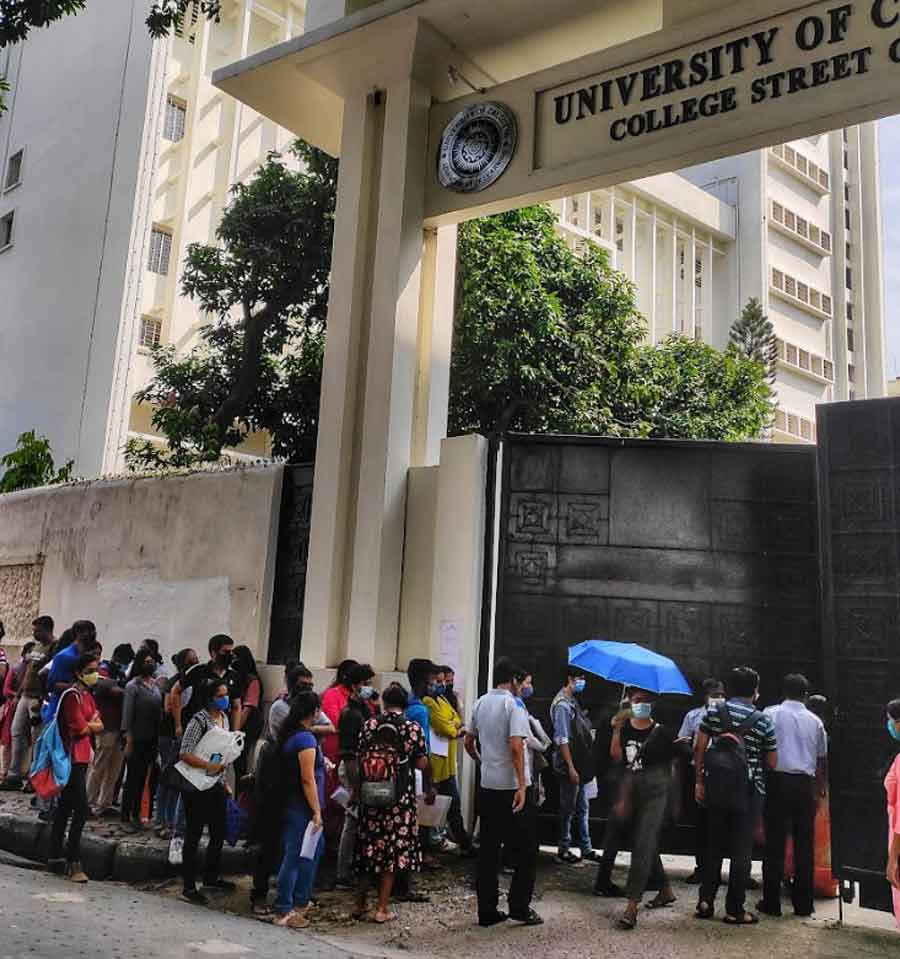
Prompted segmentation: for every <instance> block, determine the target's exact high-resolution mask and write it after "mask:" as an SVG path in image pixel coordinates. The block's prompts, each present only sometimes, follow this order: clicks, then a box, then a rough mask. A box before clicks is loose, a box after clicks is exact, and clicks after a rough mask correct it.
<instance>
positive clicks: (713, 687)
mask: <svg viewBox="0 0 900 959" xmlns="http://www.w3.org/2000/svg"><path fill="white" fill-rule="evenodd" d="M702 690H703V699H704V703H703V705H702V706H696V707H694V708H693V709H691V710H689V711H688V713H687V715H686V716H685V717H684V719H683V720H682V722H681V728H680V729H679V730H678V741H679V742H680V743H684V744H685V745H689V746H690V749H691V760H690V765H691V774H690V776H689V777H688V785H689V790H690V791H689V795H688V797H687V807H688V809H689V810H690V811H691V812H692V813H693V815H692V816H691V821H693V822H694V824H695V827H696V836H697V841H696V850H695V852H694V861H695V863H696V866H695V868H694V871H693V872H692V873H691V875H690V876H688V878H687V880H686V881H687V883H688V885H690V886H699V885H700V883H701V882H702V881H703V859H704V853H705V851H706V841H705V836H706V810H705V809H704V807H703V806H698V805H697V803H696V801H695V800H694V791H695V786H696V780H695V776H694V772H695V766H694V758H693V750H694V741H695V740H696V738H697V733H698V731H699V729H700V723H701V722H702V721H703V717H704V715H705V714H706V710H707V709H709V708H710V707H713V708H714V707H716V706H717V705H718V704H719V703H724V702H725V684H724V683H723V682H722V680H721V679H715V678H714V677H710V678H709V679H704V680H703V686H702Z"/></svg>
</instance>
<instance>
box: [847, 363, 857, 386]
mask: <svg viewBox="0 0 900 959" xmlns="http://www.w3.org/2000/svg"><path fill="white" fill-rule="evenodd" d="M847 379H848V380H849V381H850V382H851V383H855V382H856V367H855V366H854V365H853V364H852V363H850V364H848V366H847Z"/></svg>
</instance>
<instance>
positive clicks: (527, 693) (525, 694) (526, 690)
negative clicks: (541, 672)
mask: <svg viewBox="0 0 900 959" xmlns="http://www.w3.org/2000/svg"><path fill="white" fill-rule="evenodd" d="M533 695H534V686H523V687H522V690H521V692H520V693H519V698H520V699H531V697H532V696H533Z"/></svg>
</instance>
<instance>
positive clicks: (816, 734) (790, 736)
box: [758, 673, 828, 916]
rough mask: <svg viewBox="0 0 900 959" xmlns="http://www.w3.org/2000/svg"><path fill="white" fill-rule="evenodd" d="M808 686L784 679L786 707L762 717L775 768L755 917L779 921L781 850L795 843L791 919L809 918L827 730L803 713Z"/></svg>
mask: <svg viewBox="0 0 900 959" xmlns="http://www.w3.org/2000/svg"><path fill="white" fill-rule="evenodd" d="M808 696H809V683H808V682H807V680H806V677H805V676H802V675H800V674H799V673H791V675H789V676H786V677H785V679H784V702H783V703H781V705H780V706H770V707H769V708H768V709H767V710H766V711H765V712H766V715H768V716H769V718H770V719H771V720H772V722H773V723H774V725H775V737H776V739H777V740H778V764H777V765H776V767H775V769H774V770H772V771H771V772H770V773H769V781H768V789H767V791H766V810H765V823H766V849H765V858H764V859H763V899H762V901H761V902H760V903H759V906H758V908H759V911H760V912H764V913H766V915H769V916H780V915H781V884H782V882H783V880H784V846H785V840H786V839H787V837H788V836H792V837H793V839H794V883H793V887H792V892H791V898H792V900H793V905H794V913H795V915H798V916H809V915H812V912H813V843H814V838H813V837H814V822H815V818H816V801H817V799H818V797H820V796H824V795H825V782H826V768H825V764H826V757H827V755H828V740H827V736H826V734H825V726H824V725H823V723H822V720H821V719H819V717H818V716H816V715H815V713H813V712H811V711H810V710H809V709H807V708H806V700H807V697H808Z"/></svg>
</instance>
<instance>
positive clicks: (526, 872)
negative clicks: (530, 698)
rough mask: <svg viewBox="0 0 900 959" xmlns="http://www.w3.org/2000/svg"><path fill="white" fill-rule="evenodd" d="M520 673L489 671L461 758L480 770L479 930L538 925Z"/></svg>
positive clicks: (504, 662)
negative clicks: (505, 877) (504, 868)
mask: <svg viewBox="0 0 900 959" xmlns="http://www.w3.org/2000/svg"><path fill="white" fill-rule="evenodd" d="M524 678H525V673H524V672H523V671H522V670H521V669H518V668H516V667H515V666H514V665H513V664H512V663H511V662H510V661H509V660H508V659H499V660H497V662H496V664H495V665H494V688H493V689H492V690H491V691H490V692H489V693H487V694H486V695H484V696H482V697H481V699H479V700H478V702H477V703H475V707H474V709H473V710H472V722H471V723H470V724H469V732H468V733H467V734H466V739H465V746H466V752H467V753H468V754H469V755H470V756H471V757H472V759H474V760H475V761H476V762H477V763H480V766H481V785H480V787H479V791H478V811H479V816H480V819H481V833H480V837H481V843H480V846H479V850H478V881H477V884H476V885H477V891H478V924H479V925H480V926H485V927H486V926H495V925H497V923H500V922H505V921H506V920H507V919H512V920H513V921H515V922H521V923H523V924H524V925H526V926H539V925H540V924H541V923H542V922H543V920H542V919H541V917H540V916H539V915H538V914H537V913H536V912H535V911H534V909H532V908H531V897H532V894H533V892H534V880H535V874H536V867H537V834H536V830H537V805H536V804H535V801H534V797H533V796H532V795H530V793H531V791H532V790H531V789H529V786H528V781H529V780H528V774H527V770H526V761H527V760H526V749H525V741H526V740H527V739H528V737H529V735H530V734H531V729H530V725H529V722H528V712H527V711H526V709H525V707H524V706H523V705H522V704H521V702H520V701H519V700H518V698H517V697H518V695H519V689H520V686H521V683H522V681H523V680H524ZM504 844H507V845H508V848H509V849H510V850H511V851H512V866H513V870H514V872H513V877H512V882H511V884H510V888H509V915H507V914H506V913H505V912H500V910H499V909H498V908H497V904H498V901H499V896H500V891H499V882H498V879H497V873H498V871H499V869H500V858H501V851H502V849H503V846H504Z"/></svg>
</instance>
